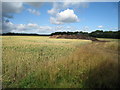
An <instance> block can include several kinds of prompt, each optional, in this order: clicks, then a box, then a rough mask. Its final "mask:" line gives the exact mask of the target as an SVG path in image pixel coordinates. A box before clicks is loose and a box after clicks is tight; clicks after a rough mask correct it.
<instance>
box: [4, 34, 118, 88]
mask: <svg viewBox="0 0 120 90" xmlns="http://www.w3.org/2000/svg"><path fill="white" fill-rule="evenodd" d="M100 40H109V41H111V42H104V43H103V42H92V41H90V40H82V39H54V38H49V37H47V36H46V37H44V36H3V37H2V65H3V67H2V73H3V76H2V77H3V87H4V88H87V87H88V88H93V87H107V88H111V87H118V84H117V83H118V81H117V80H118V56H119V55H118V40H117V39H100Z"/></svg>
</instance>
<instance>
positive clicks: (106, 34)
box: [2, 30, 120, 39]
mask: <svg viewBox="0 0 120 90" xmlns="http://www.w3.org/2000/svg"><path fill="white" fill-rule="evenodd" d="M80 34H82V35H88V36H91V37H96V38H115V39H120V30H118V31H103V30H96V31H93V32H90V33H88V32H82V31H80V32H79V31H76V32H69V31H67V32H55V33H51V34H27V33H11V32H9V33H3V34H2V35H3V36H7V35H8V36H9V35H10V36H52V35H80Z"/></svg>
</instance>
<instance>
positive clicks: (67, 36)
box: [50, 35, 99, 41]
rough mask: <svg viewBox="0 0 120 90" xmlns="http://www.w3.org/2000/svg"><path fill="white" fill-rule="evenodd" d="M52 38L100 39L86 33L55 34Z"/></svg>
mask: <svg viewBox="0 0 120 90" xmlns="http://www.w3.org/2000/svg"><path fill="white" fill-rule="evenodd" d="M50 38H64V39H86V40H92V41H99V40H98V39H96V38H94V37H90V36H86V35H53V36H50Z"/></svg>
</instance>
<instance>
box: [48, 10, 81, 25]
mask: <svg viewBox="0 0 120 90" xmlns="http://www.w3.org/2000/svg"><path fill="white" fill-rule="evenodd" d="M78 21H79V19H78V17H77V15H75V13H74V11H73V10H71V9H66V10H64V11H61V12H60V13H57V15H56V17H51V18H50V22H51V23H52V24H64V23H73V22H78Z"/></svg>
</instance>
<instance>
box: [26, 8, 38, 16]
mask: <svg viewBox="0 0 120 90" xmlns="http://www.w3.org/2000/svg"><path fill="white" fill-rule="evenodd" d="M27 11H28V12H30V13H32V14H34V15H37V16H39V15H40V12H39V11H37V10H35V9H30V8H29V9H27Z"/></svg>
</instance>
